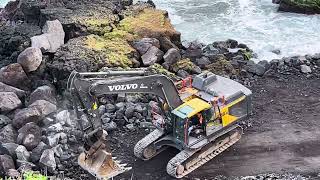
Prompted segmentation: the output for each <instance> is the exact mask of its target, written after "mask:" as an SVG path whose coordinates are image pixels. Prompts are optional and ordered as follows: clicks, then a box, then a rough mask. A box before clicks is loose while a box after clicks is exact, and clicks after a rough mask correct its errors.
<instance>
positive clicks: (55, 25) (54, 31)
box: [31, 20, 65, 53]
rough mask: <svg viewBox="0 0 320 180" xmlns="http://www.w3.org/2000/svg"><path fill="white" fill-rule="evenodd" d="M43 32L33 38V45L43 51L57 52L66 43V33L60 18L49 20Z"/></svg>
mask: <svg viewBox="0 0 320 180" xmlns="http://www.w3.org/2000/svg"><path fill="white" fill-rule="evenodd" d="M42 32H43V33H44V34H42V35H39V36H34V37H32V38H31V43H32V47H35V48H39V49H42V51H43V52H51V53H55V52H56V51H57V49H58V48H59V47H60V46H62V45H63V44H64V38H65V33H64V30H63V27H62V24H61V23H60V22H59V21H58V20H54V21H47V22H46V23H45V25H44V26H43V29H42Z"/></svg>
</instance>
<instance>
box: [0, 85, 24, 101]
mask: <svg viewBox="0 0 320 180" xmlns="http://www.w3.org/2000/svg"><path fill="white" fill-rule="evenodd" d="M0 92H14V93H15V94H16V95H17V96H18V97H19V98H24V97H25V96H26V91H24V90H21V89H18V88H15V87H13V86H9V85H7V84H4V83H2V82H0Z"/></svg>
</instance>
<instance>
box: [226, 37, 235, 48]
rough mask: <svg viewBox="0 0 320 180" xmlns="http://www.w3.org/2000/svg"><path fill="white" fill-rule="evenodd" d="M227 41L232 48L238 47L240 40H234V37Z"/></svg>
mask: <svg viewBox="0 0 320 180" xmlns="http://www.w3.org/2000/svg"><path fill="white" fill-rule="evenodd" d="M226 43H227V44H228V47H229V48H231V49H234V48H237V47H238V41H236V40H234V39H228V40H227V41H226Z"/></svg>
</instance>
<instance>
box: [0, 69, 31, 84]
mask: <svg viewBox="0 0 320 180" xmlns="http://www.w3.org/2000/svg"><path fill="white" fill-rule="evenodd" d="M0 82H3V83H5V84H8V85H10V86H14V87H17V88H20V89H23V90H28V89H29V88H30V80H29V78H28V77H27V75H26V73H25V72H24V70H23V68H22V66H21V65H20V64H18V63H13V64H10V65H8V66H5V67H3V68H1V69H0Z"/></svg>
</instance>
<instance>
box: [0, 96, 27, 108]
mask: <svg viewBox="0 0 320 180" xmlns="http://www.w3.org/2000/svg"><path fill="white" fill-rule="evenodd" d="M21 105H22V103H21V101H20V99H19V97H18V96H17V95H16V94H15V93H14V92H0V112H9V111H12V110H14V109H17V108H18V107H20V106H21Z"/></svg>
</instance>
